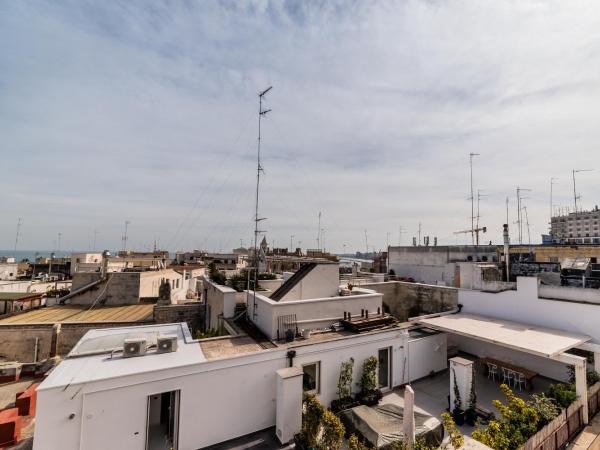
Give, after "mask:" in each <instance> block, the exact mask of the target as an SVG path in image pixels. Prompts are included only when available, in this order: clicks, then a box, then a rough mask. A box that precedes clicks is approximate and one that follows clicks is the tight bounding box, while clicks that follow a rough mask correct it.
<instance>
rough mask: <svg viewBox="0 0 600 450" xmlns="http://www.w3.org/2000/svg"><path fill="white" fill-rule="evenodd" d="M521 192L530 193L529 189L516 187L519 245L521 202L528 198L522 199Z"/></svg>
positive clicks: (521, 221) (521, 217) (520, 238)
mask: <svg viewBox="0 0 600 450" xmlns="http://www.w3.org/2000/svg"><path fill="white" fill-rule="evenodd" d="M521 192H531V189H525V188H522V187H519V186H517V227H518V230H519V244H520V245H523V213H522V210H523V206H522V205H523V203H522V202H523V200H526V199H527V198H528V197H522V196H521Z"/></svg>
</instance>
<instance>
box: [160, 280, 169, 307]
mask: <svg viewBox="0 0 600 450" xmlns="http://www.w3.org/2000/svg"><path fill="white" fill-rule="evenodd" d="M158 298H159V300H160V302H161V303H171V283H169V281H168V280H162V281H161V282H160V286H159V288H158Z"/></svg>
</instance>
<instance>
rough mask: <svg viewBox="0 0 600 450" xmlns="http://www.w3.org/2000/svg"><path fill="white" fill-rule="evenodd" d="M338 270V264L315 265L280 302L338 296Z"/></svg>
mask: <svg viewBox="0 0 600 450" xmlns="http://www.w3.org/2000/svg"><path fill="white" fill-rule="evenodd" d="M339 286H340V270H339V265H338V264H317V266H316V267H315V268H313V269H312V270H311V271H310V272H308V274H306V276H305V277H304V278H302V280H301V281H300V282H299V283H298V284H296V286H294V287H293V288H292V289H291V290H290V291H289V292H288V293H287V294H285V295H284V296H283V298H282V299H281V300H280V301H282V302H286V301H293V300H305V299H310V298H323V297H335V296H337V295H339V289H340V288H339Z"/></svg>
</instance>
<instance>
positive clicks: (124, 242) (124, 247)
mask: <svg viewBox="0 0 600 450" xmlns="http://www.w3.org/2000/svg"><path fill="white" fill-rule="evenodd" d="M130 223H131V222H130V221H129V220H126V221H125V233H124V234H123V238H122V240H123V251H124V252H126V251H127V229H128V228H129V224H130Z"/></svg>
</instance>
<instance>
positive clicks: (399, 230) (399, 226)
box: [398, 225, 404, 245]
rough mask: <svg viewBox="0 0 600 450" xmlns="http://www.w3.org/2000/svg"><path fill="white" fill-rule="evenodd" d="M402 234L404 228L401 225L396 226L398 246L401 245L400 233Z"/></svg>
mask: <svg viewBox="0 0 600 450" xmlns="http://www.w3.org/2000/svg"><path fill="white" fill-rule="evenodd" d="M403 232H404V228H403V227H402V225H398V245H402V233H403Z"/></svg>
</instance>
